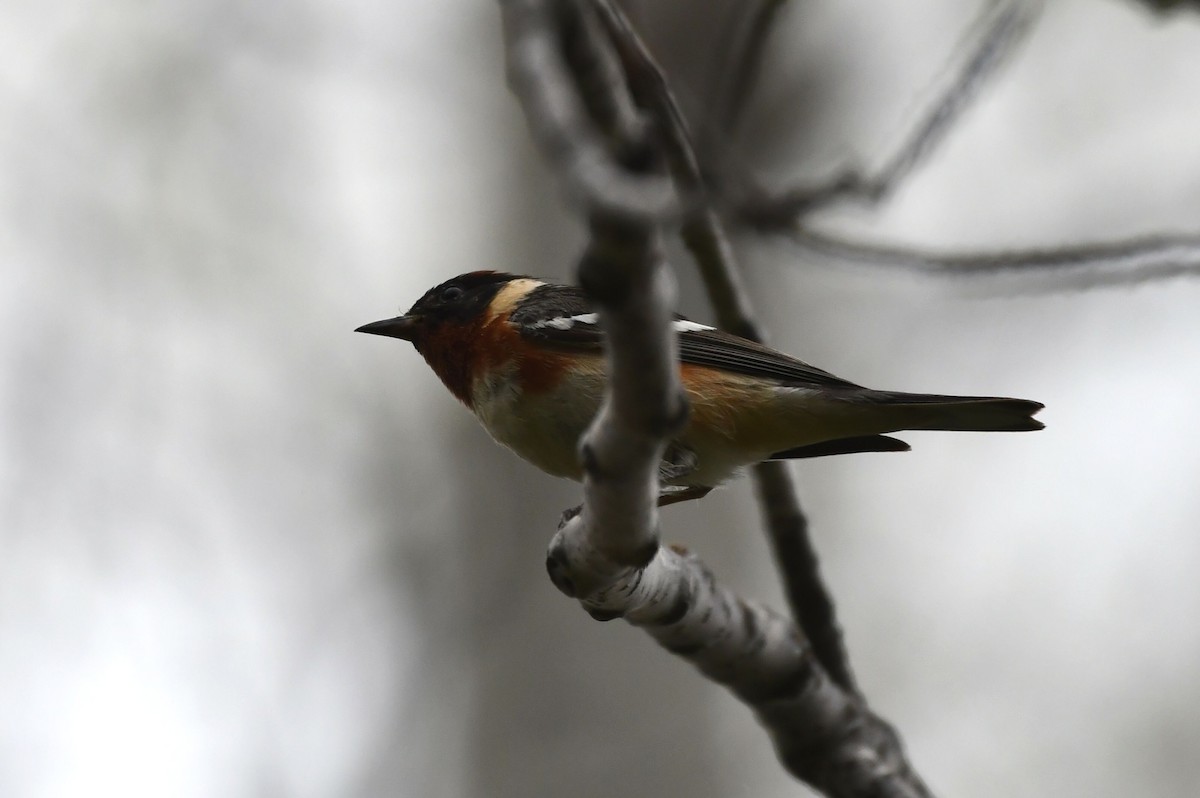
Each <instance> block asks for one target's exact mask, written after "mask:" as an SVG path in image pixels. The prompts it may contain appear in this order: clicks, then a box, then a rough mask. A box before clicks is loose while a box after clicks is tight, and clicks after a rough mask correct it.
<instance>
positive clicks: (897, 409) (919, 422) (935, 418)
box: [856, 391, 1045, 432]
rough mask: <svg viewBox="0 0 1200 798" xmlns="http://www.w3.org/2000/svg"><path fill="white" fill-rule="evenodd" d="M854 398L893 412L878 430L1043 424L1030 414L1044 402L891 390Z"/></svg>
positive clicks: (1013, 428) (1006, 428)
mask: <svg viewBox="0 0 1200 798" xmlns="http://www.w3.org/2000/svg"><path fill="white" fill-rule="evenodd" d="M856 399H857V400H862V401H866V402H869V403H873V404H874V403H878V404H880V405H886V406H887V408H888V410H889V411H892V413H894V415H893V416H892V417H893V418H894V419H895V420H896V423H897V426H896V427H895V428H893V429H887V430H881V432H896V431H899V430H902V429H920V430H961V431H973V432H1029V431H1032V430H1039V429H1042V428H1043V427H1044V426H1045V425H1044V424H1042V422H1040V421H1038V420H1037V419H1035V418H1034V417H1033V415H1034V414H1035V413H1037V412H1038V411H1039V410H1041V409H1042V408H1043V407H1044V406H1045V405H1043V404H1042V403H1041V402H1034V401H1030V400H1029V399H1006V398H1002V397H997V396H940V395H937V394H924V393H898V392H894V391H867V392H866V394H865V395H861V394H860V395H859V396H858V397H856ZM892 413H889V415H892Z"/></svg>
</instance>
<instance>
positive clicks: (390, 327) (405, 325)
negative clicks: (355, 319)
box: [355, 315, 421, 341]
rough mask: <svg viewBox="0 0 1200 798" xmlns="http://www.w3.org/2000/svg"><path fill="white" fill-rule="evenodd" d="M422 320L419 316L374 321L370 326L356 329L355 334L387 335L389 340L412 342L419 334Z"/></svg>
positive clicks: (365, 325) (366, 325)
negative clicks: (419, 325) (397, 339)
mask: <svg viewBox="0 0 1200 798" xmlns="http://www.w3.org/2000/svg"><path fill="white" fill-rule="evenodd" d="M420 320H421V319H420V317H419V316H411V315H410V316H397V317H396V318H394V319H384V320H383V321H373V322H371V323H370V324H364V325H363V326H361V327H359V328H358V329H356V330H355V332H361V333H370V334H371V335H386V336H388V337H389V338H403V339H404V340H405V341H411V340H413V338H414V337H415V336H416V334H417V325H418V323H419V322H420Z"/></svg>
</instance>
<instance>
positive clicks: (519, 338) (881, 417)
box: [357, 271, 1042, 503]
mask: <svg viewBox="0 0 1200 798" xmlns="http://www.w3.org/2000/svg"><path fill="white" fill-rule="evenodd" d="M674 326H675V329H676V331H677V333H678V336H679V339H678V340H679V360H680V365H679V371H680V378H681V380H682V383H683V387H684V390H685V391H686V393H687V397H688V400H689V402H690V404H691V416H690V418H689V420H688V423H687V426H686V428H685V429H684V431H683V433H682V434H681V435H679V437H678V438H677V439H676V440H675V441H673V442H672V444H671V446H670V447H669V448H668V462H665V463H664V465H663V468H662V476H663V484H664V488H665V490H666V491H668V492H667V493H664V499H665V500H664V503H668V502H669V501H671V500H672V499H670V498H667V497H669V496H670V495H672V494H671V493H670V491H678V493H679V498H681V499H682V498H692V497H696V496H700V495H703V494H704V493H707V492H708V489H711V488H712V487H714V486H716V485H718V484H720V483H721V482H723V481H725V480H726V479H728V478H730V477H731V476H732V475H733V474H734V473H735V472H736V471H737V470H738V469H740V468H742V467H744V466H748V465H752V464H754V463H758V462H761V461H764V460H778V459H791V458H800V457H817V456H823V455H832V454H849V453H853V452H883V451H888V452H893V451H907V450H908V448H909V447H908V444H906V443H905V442H904V441H900V440H897V439H895V438H890V437H887V436H885V435H884V434H883V433H888V432H899V431H903V430H975V431H980V432H990V431H997V432H999V431H1005V432H1017V431H1025V430H1037V429H1041V428H1042V424H1041V422H1039V421H1037V420H1036V419H1034V418H1033V417H1032V416H1033V414H1035V413H1037V412H1038V411H1039V410H1041V409H1042V405H1041V404H1040V403H1039V402H1033V401H1029V400H1027V399H1005V398H998V397H986V396H942V395H935V394H917V393H899V392H893V391H876V390H871V389H869V388H863V387H862V386H860V385H856V384H854V383H852V382H848V381H846V380H843V379H841V378H839V377H835V376H834V375H832V374H830V373H829V372H827V371H822V370H821V369H818V368H815V367H813V366H810V365H808V364H806V363H803V362H801V361H799V360H796V359H795V358H793V357H789V356H788V355H785V354H783V353H781V352H777V351H775V350H774V349H771V348H769V347H766V346H763V345H761V344H757V343H754V342H752V341H749V340H746V339H744V338H739V337H737V336H735V335H730V334H729V333H726V332H722V331H720V330H717V329H714V328H712V327H709V326H707V325H704V324H697V323H696V322H692V321H688V320H687V319H685V318H682V317H676V320H675V322H674ZM357 331H358V332H365V333H372V334H374V335H386V336H391V337H393V338H402V339H404V340H406V341H411V342H412V343H413V345H414V346H415V347H416V348H417V351H418V352H420V353H421V355H422V356H423V357H424V358H425V360H426V362H428V363H429V365H430V367H432V368H433V370H434V372H435V373H436V374H437V375H438V377H440V378H441V380H442V382H443V383H445V385H446V387H447V388H449V389H450V392H451V393H453V394H454V395H455V396H456V397H458V399H459V400H460V401H462V403H463V404H465V405H466V406H467V407H468V408H470V409H471V411H472V412H474V413H475V415H476V417H477V418H478V419H479V421H480V423H482V424H483V426H484V428H485V429H487V431H488V432H489V433H490V434H491V436H492V437H493V438H495V439H496V440H497V441H498V442H500V443H502V444H504V445H505V446H507V447H509V448H510V449H512V450H513V451H514V452H516V453H517V454H518V455H520V456H521V457H523V458H524V459H525V460H528V461H529V462H530V463H532V464H533V465H535V466H537V467H538V468H540V469H542V470H543V471H545V472H547V473H549V474H553V475H554V476H558V477H568V478H570V479H576V480H578V479H582V477H583V472H582V468H581V466H580V463H579V458H578V455H577V447H578V442H579V438H580V436H581V435H582V434H583V432H584V430H585V429H586V428H587V426H588V424H589V423H591V420H592V417H593V416H595V414H596V411H597V410H598V409H599V407H600V403H601V401H602V399H603V395H604V387H605V357H604V352H603V337H602V332H601V329H600V326H599V324H598V323H597V316H596V313H595V312H594V311H593V309H592V307H591V306H590V304H589V303H588V300H587V299H586V297H585V296H584V294H583V292H582V291H580V290H579V289H578V288H574V287H571V286H566V285H555V284H551V283H546V282H542V281H540V280H537V279H534V278H532V277H524V276H520V275H513V274H505V273H503V272H492V271H480V272H471V273H469V274H464V275H460V276H459V277H455V278H454V279H452V280H448V281H446V282H444V283H442V284H441V285H439V286H437V287H435V288H432V289H430V290H429V291H428V292H426V294H425V295H424V296H423V297H421V298H420V299H419V300H418V301H417V303H416V304H415V305H413V306H412V308H411V309H410V310H409V311H408V312H407V313H405V314H404V315H403V316H397V317H396V318H394V319H387V320H384V321H377V322H374V323H372V324H367V325H364V326H362V327H359V328H358V330H357Z"/></svg>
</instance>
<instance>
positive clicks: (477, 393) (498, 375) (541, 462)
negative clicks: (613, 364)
mask: <svg viewBox="0 0 1200 798" xmlns="http://www.w3.org/2000/svg"><path fill="white" fill-rule="evenodd" d="M516 374H517V367H516V365H515V364H514V365H513V366H512V367H510V368H507V369H501V370H498V371H495V372H493V373H492V374H491V375H489V377H487V378H485V379H479V380H476V381H475V384H474V390H473V406H474V410H475V414H476V416H477V417H478V418H479V421H480V423H481V424H483V426H484V428H485V429H486V430H487V431H488V433H489V434H490V435H491V436H492V437H493V438H494V439H495V440H496V441H497V442H498V443H501V444H503V445H504V446H507V447H508V448H510V449H512V450H513V451H514V452H516V453H517V454H518V455H519V456H520V457H521V458H522V459H524V460H527V461H528V462H530V463H532V464H533V465H535V466H537V467H538V468H540V469H541V470H543V471H545V472H546V473H548V474H552V475H553V476H556V477H565V478H568V479H575V480H578V479H581V478H582V476H583V474H582V472H581V470H580V467H579V458H578V454H577V448H578V444H579V437H580V436H581V435H582V434H583V432H584V430H586V429H587V426H588V424H590V423H591V420H592V417H593V416H595V414H596V411H597V410H598V409H599V406H600V397H601V396H602V394H603V375H602V374H600V373H592V372H591V371H583V372H580V373H569V374H566V375H564V376H563V378H562V379H561V380H560V381H559V382H558V384H557V385H555V386H554V387H553V388H550V389H548V390H544V391H540V392H538V393H536V394H529V395H525V396H522V394H521V390H520V388H519V387H518V384H517V381H516V379H515V377H516Z"/></svg>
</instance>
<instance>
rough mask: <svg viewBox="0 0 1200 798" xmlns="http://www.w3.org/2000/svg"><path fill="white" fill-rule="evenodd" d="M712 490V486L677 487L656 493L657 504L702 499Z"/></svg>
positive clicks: (664, 504)
mask: <svg viewBox="0 0 1200 798" xmlns="http://www.w3.org/2000/svg"><path fill="white" fill-rule="evenodd" d="M711 491H712V488H707V487H702V486H699V485H697V486H693V487H690V488H679V489H678V490H673V491H670V492H664V493H660V494H658V506H659V507H667V506H669V505H672V504H679V503H680V502H687V501H691V500H692V499H703V498H704V497H705V496H707V495H708V494H709V493H710V492H711Z"/></svg>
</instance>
